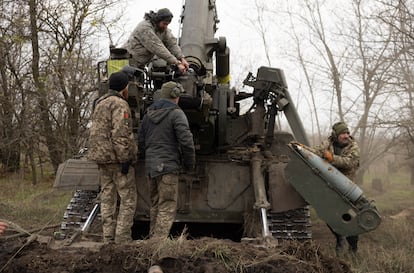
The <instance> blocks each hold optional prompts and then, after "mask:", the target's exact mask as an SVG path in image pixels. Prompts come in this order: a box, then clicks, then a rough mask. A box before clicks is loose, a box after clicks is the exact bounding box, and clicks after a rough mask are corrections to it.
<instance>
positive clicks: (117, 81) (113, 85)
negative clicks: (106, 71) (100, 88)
mask: <svg viewBox="0 0 414 273" xmlns="http://www.w3.org/2000/svg"><path fill="white" fill-rule="evenodd" d="M127 85H128V75H127V74H126V73H124V72H122V71H120V72H115V73H112V74H111V76H109V89H112V90H115V91H118V92H119V91H122V90H124V89H125V87H127Z"/></svg>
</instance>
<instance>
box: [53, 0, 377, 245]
mask: <svg viewBox="0 0 414 273" xmlns="http://www.w3.org/2000/svg"><path fill="white" fill-rule="evenodd" d="M180 22H181V25H180V35H179V44H180V47H181V48H182V51H183V54H184V55H185V58H186V60H187V61H188V62H189V64H190V69H189V70H188V71H187V73H185V74H183V75H182V74H180V73H178V71H177V70H176V69H174V67H172V66H169V65H167V63H166V62H165V61H163V60H161V59H157V58H156V59H154V60H153V61H152V62H151V63H150V64H149V65H148V67H147V70H145V71H143V70H139V69H137V68H134V67H131V66H129V54H128V52H127V51H126V50H125V49H121V48H112V49H111V55H110V58H109V59H108V60H107V61H104V62H101V63H100V65H99V71H100V73H99V75H100V78H99V82H100V90H101V91H102V92H101V93H104V92H105V90H107V81H106V79H107V78H108V77H109V74H110V73H112V72H115V71H117V70H121V69H123V70H124V71H126V72H127V73H128V74H129V75H130V85H129V89H130V98H129V103H130V106H131V109H132V112H133V115H134V121H135V122H134V124H135V126H136V130H138V129H139V125H140V120H141V119H142V117H143V115H144V114H145V110H146V108H147V107H148V106H149V105H150V104H151V103H152V102H153V101H154V100H155V99H156V97H157V95H156V94H157V90H159V88H160V87H161V85H162V83H164V82H167V81H170V80H173V81H176V82H180V83H181V84H182V85H183V86H184V90H185V93H183V94H182V96H181V97H180V102H179V105H180V107H181V108H182V109H183V110H184V112H185V114H186V116H187V118H188V121H189V124H190V129H191V131H192V133H193V136H194V143H195V146H196V169H195V173H192V174H185V173H183V174H181V176H180V181H179V194H178V196H179V199H178V210H177V216H176V220H175V227H181V226H182V225H184V224H185V225H187V227H188V231H189V232H190V234H191V233H192V234H200V233H201V234H203V232H202V231H205V229H203V226H208V229H207V230H208V235H210V234H212V233H214V231H213V230H214V228H212V226H214V225H220V230H226V227H228V228H227V231H228V233H227V234H231V235H236V237H238V238H239V239H240V237H242V236H248V237H257V236H261V237H268V236H273V237H276V238H280V239H310V238H311V236H312V232H311V223H310V213H309V205H313V206H314V207H315V209H316V212H317V213H318V214H320V215H322V216H323V217H324V218H323V219H324V220H325V221H327V222H329V225H330V226H331V227H332V228H333V229H334V230H336V231H337V232H338V233H340V234H343V235H351V234H352V235H355V234H360V233H363V232H366V231H369V230H372V229H374V228H376V227H377V226H378V224H379V222H380V218H379V215H378V213H377V211H376V209H375V207H373V206H372V205H371V203H370V202H364V204H363V205H361V203H359V204H355V202H354V201H353V200H350V199H349V198H348V196H346V195H344V194H343V192H341V191H338V190H337V189H334V188H333V187H332V185H333V184H334V183H332V181H331V180H332V179H333V180H336V177H335V176H333V177H330V178H325V177H321V176H319V175H317V173H318V170H317V168H315V166H313V165H309V164H307V161H308V159H309V158H308V157H307V156H303V154H301V153H299V152H298V150H297V149H296V148H295V147H293V146H292V145H291V144H290V142H291V141H293V140H296V141H298V142H301V143H303V144H305V145H308V144H309V143H308V140H307V137H306V133H305V131H304V128H303V125H302V122H301V120H300V118H299V115H298V113H297V111H296V108H295V106H294V105H293V103H292V99H291V97H290V94H289V91H288V86H287V83H286V79H285V76H284V72H283V71H282V70H281V69H279V68H272V67H264V66H262V67H260V68H259V69H258V71H257V73H256V75H253V74H252V73H248V75H247V77H246V79H245V80H244V82H243V83H244V84H245V85H247V86H250V87H252V89H253V90H252V92H250V93H245V92H238V91H237V90H235V89H234V88H231V87H230V76H229V75H230V69H229V68H230V50H229V48H228V47H227V44H226V39H225V38H224V37H219V38H216V37H215V32H216V30H217V23H218V18H217V12H216V5H215V1H214V0H187V1H186V2H185V4H184V6H183V11H182V14H181V20H180ZM245 101H250V106H249V107H248V109H242V106H241V105H242V102H245ZM279 114H283V115H285V117H286V119H287V121H288V123H289V126H290V129H291V131H292V133H288V132H283V131H280V130H279V128H277V126H276V122H275V120H276V117H277V115H279ZM140 148H141V149H143V147H140ZM82 160H83V161H82ZM79 161H81V164H80V163H79ZM85 162H86V161H85V159H76V160H74V159H72V160H68V161H67V162H65V163H64V164H62V166H61V167H60V168H59V171H58V174H57V179H56V185H57V186H59V187H66V188H68V187H70V188H75V189H77V190H80V191H85V190H92V192H97V191H98V189H99V176H98V175H97V174H96V168H94V164H93V162H88V164H84V163H85ZM326 164H328V163H326ZM328 165H329V164H328ZM83 166H89V167H88V168H86V167H83ZM135 173H136V183H137V189H138V192H137V194H138V202H137V210H136V215H135V220H136V225H135V226H134V229H135V231H139V230H142V229H143V228H144V227H146V224H147V223H148V222H149V208H150V199H149V196H150V195H149V187H148V182H147V179H146V177H145V173H144V160H143V159H140V160H139V161H138V162H137V164H136V165H135ZM310 173H313V174H315V175H312V176H311V177H310V175H309V174H310ZM302 174H303V175H302ZM307 179H309V181H310V182H309V183H313V184H312V185H314V186H312V185H310V184H309V183H307ZM303 185H305V186H303ZM315 187H319V191H317V190H316V191H312V194H311V195H308V194H307V193H308V192H310V191H309V189H310V188H312V189H315ZM318 192H320V193H318ZM324 195H329V198H325V197H326V196H324ZM326 200H329V202H328V203H326ZM75 203H76V202H75ZM334 204H337V205H338V206H337V207H335V206H334ZM73 207H74V206H71V208H73ZM361 211H363V212H364V213H360V212H361ZM327 212H328V213H327ZM67 214H70V213H67ZM72 214H73V215H77V214H76V213H72ZM75 217H76V216H75ZM364 217H365V218H364ZM362 218H364V219H363V220H360V219H362ZM368 218H369V219H368ZM76 219H77V220H79V221H71V222H77V223H79V225H80V226H82V220H81V218H76ZM67 222H68V221H66V223H67ZM66 226H67V225H65V227H66ZM235 226H236V227H238V228H237V229H236V228H235ZM144 230H145V228H144ZM144 233H145V231H144ZM136 234H138V232H137V233H136ZM204 235H206V233H204ZM137 236H138V235H137ZM236 239H237V238H236Z"/></svg>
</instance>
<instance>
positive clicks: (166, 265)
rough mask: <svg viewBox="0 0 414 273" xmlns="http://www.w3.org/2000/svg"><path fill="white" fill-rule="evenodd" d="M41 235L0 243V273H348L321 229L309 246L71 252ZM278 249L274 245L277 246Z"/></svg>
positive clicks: (81, 247) (205, 241) (95, 245)
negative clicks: (157, 271) (153, 270)
mask: <svg viewBox="0 0 414 273" xmlns="http://www.w3.org/2000/svg"><path fill="white" fill-rule="evenodd" d="M42 233H43V234H45V235H37V236H36V237H25V236H23V237H17V238H12V239H7V240H4V239H3V240H0V272H8V273H11V272H16V273H17V272H19V273H25V272H33V273H34V272H36V273H38V272H42V273H48V272H54V273H72V272H78V273H80V272H85V273H86V272H88V273H89V272H104V273H105V272H111V273H112V272H147V269H148V268H149V267H150V266H151V265H152V264H158V265H160V266H161V267H162V268H163V270H164V273H170V272H171V273H172V272H174V273H178V272H180V273H185V272H194V273H197V272H200V273H201V272H205V273H209V272H214V273H218V272H246V273H249V272H251V273H253V272H255V273H260V272H263V273H264V272H266V273H271V272H274V273H279V272H284V273H289V272H296V273H300V272H304V273H305V272H306V273H312V272H318V273H324V272H329V273H348V272H351V270H350V267H349V265H347V264H346V263H345V262H344V261H342V260H340V259H337V258H336V257H335V255H333V253H327V252H329V251H324V249H328V248H327V247H326V246H327V244H332V243H333V242H332V240H333V238H332V236H331V235H330V234H329V231H327V229H326V228H325V227H324V226H322V225H320V226H317V227H314V228H313V233H314V236H313V237H314V239H313V240H312V241H308V242H284V243H278V244H277V242H275V241H270V242H267V243H266V244H263V242H257V241H253V242H250V241H249V242H242V243H236V242H233V241H230V240H219V239H214V238H200V239H193V240H190V239H187V238H185V237H179V238H175V239H174V240H166V241H162V242H159V241H152V240H141V241H135V242H133V243H130V244H128V245H122V246H120V245H114V244H109V245H103V244H101V243H99V242H97V240H93V239H91V238H79V239H78V240H76V241H75V242H74V243H72V244H71V245H70V246H64V245H63V244H64V242H63V241H59V240H54V239H53V238H52V237H51V236H48V233H47V232H46V231H44V232H42ZM276 244H277V245H276Z"/></svg>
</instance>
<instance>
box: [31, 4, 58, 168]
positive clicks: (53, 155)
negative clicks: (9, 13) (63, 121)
mask: <svg viewBox="0 0 414 273" xmlns="http://www.w3.org/2000/svg"><path fill="white" fill-rule="evenodd" d="M29 7H30V30H31V41H32V51H33V61H32V73H33V81H34V83H35V87H36V90H37V93H38V103H39V107H40V109H39V110H40V119H41V125H42V133H43V137H44V138H45V140H46V145H47V148H48V150H49V155H50V160H51V162H52V166H53V168H54V170H55V172H56V171H57V168H58V166H59V163H60V162H61V153H60V150H59V149H58V144H57V141H56V139H55V138H54V134H53V129H52V122H51V121H50V118H49V106H48V103H47V92H46V89H45V86H44V84H43V81H42V80H41V79H40V69H39V63H40V54H39V37H38V28H37V9H36V0H29Z"/></svg>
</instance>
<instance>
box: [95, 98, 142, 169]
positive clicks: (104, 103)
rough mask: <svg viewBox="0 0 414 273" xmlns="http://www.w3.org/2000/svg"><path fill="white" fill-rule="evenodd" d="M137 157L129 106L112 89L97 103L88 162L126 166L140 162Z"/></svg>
mask: <svg viewBox="0 0 414 273" xmlns="http://www.w3.org/2000/svg"><path fill="white" fill-rule="evenodd" d="M137 154H138V147H137V144H136V142H135V139H134V136H133V132H132V120H131V110H130V108H129V106H128V103H127V102H126V100H125V99H123V98H122V97H121V96H120V95H119V93H118V92H116V91H113V90H109V93H108V94H106V95H104V96H102V97H101V98H99V99H98V100H97V102H96V107H95V110H94V112H93V114H92V126H91V129H90V136H89V148H88V159H89V160H93V161H96V162H97V163H98V164H109V163H122V162H127V161H129V160H131V161H136V157H137Z"/></svg>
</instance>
